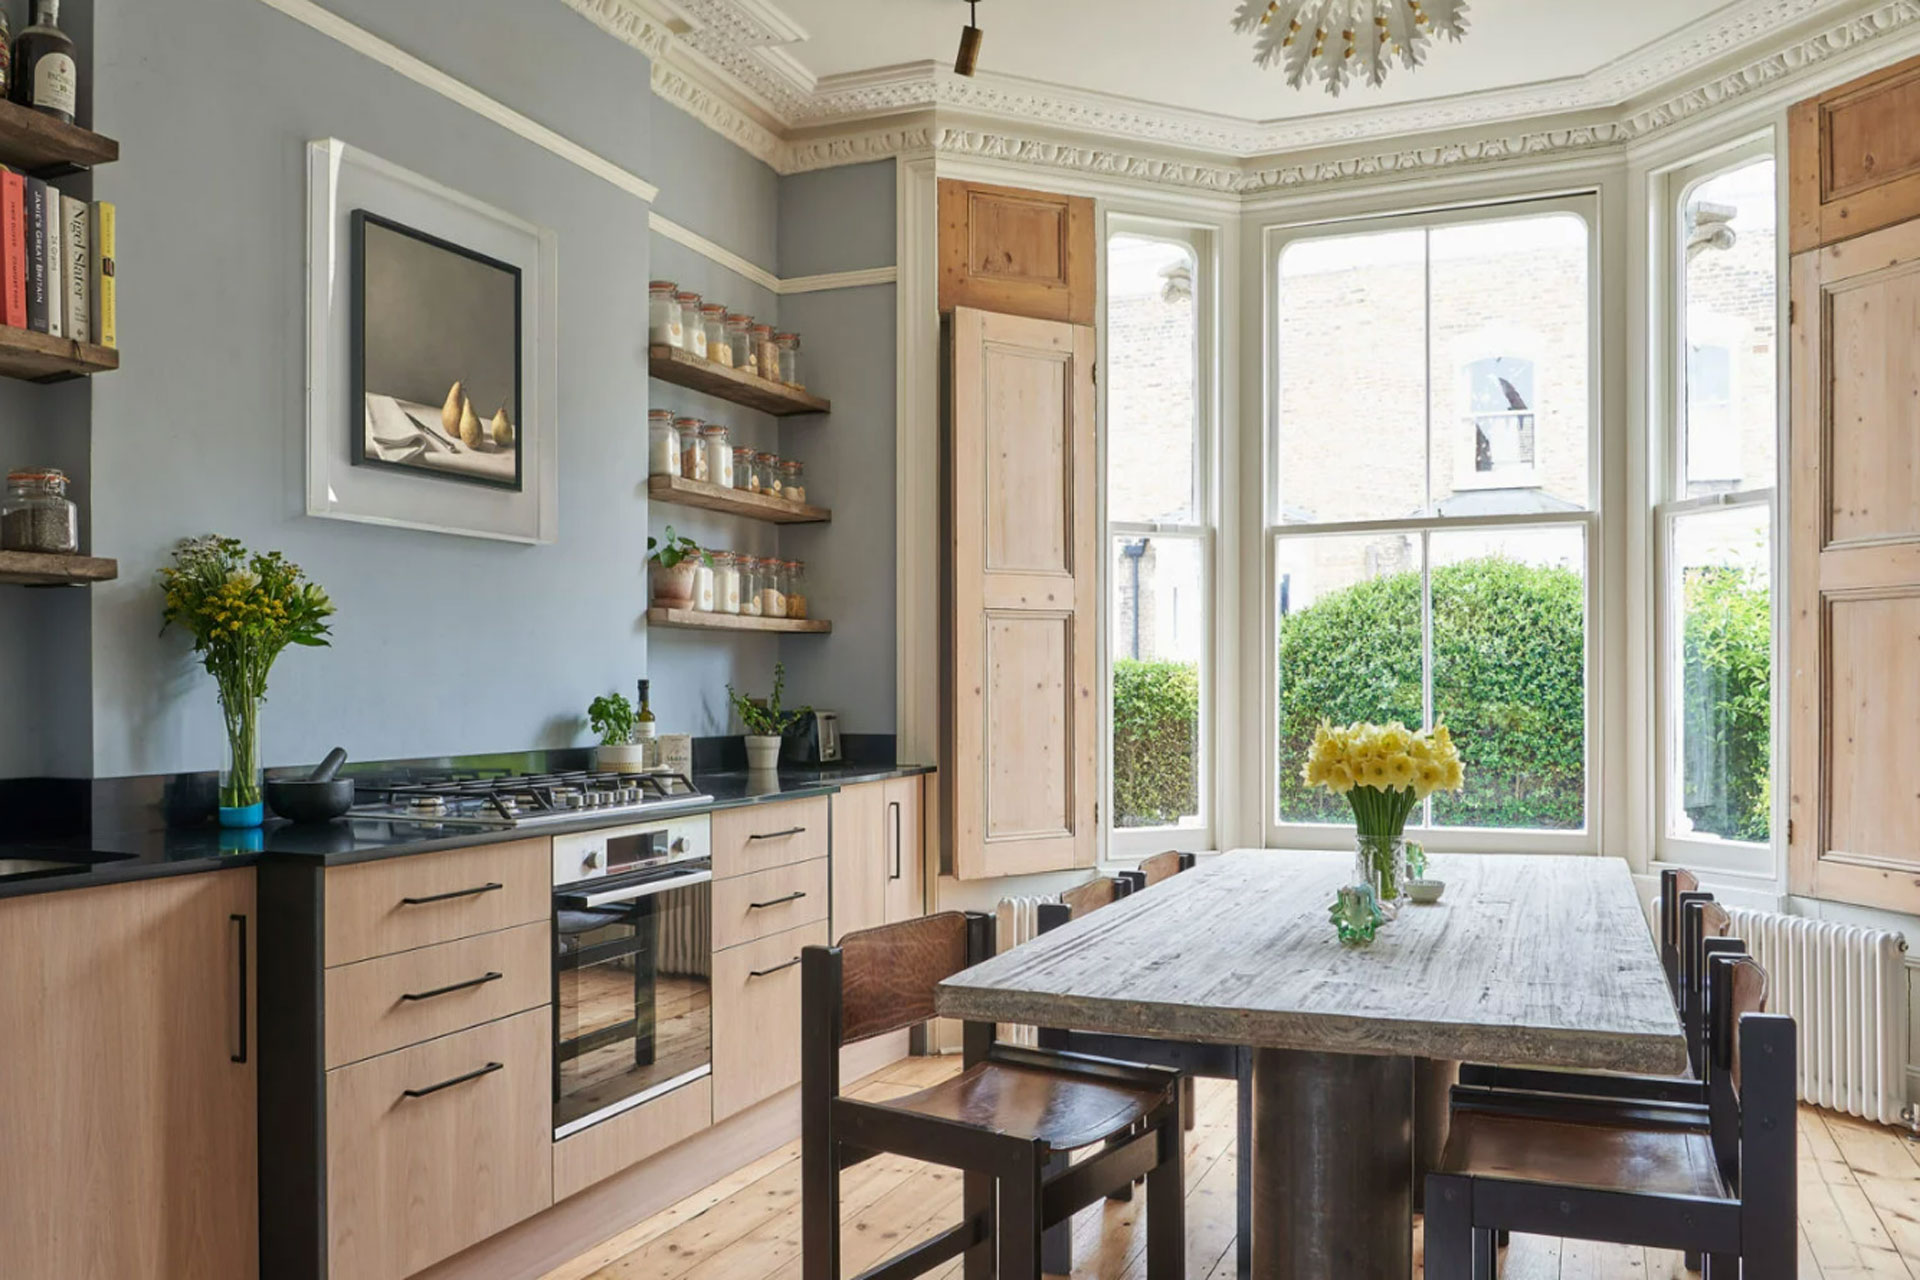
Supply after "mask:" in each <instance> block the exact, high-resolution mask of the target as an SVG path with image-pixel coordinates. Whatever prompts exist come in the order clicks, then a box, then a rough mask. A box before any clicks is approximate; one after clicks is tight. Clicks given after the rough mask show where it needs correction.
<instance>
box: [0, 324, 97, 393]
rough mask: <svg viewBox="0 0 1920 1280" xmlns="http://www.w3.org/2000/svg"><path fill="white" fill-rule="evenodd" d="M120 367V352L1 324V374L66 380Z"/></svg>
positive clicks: (30, 379) (24, 377) (23, 377)
mask: <svg viewBox="0 0 1920 1280" xmlns="http://www.w3.org/2000/svg"><path fill="white" fill-rule="evenodd" d="M119 367H120V353H119V352H118V351H115V350H114V349H113V348H112V347H96V346H94V345H93V344H92V343H91V342H76V341H74V340H73V339H72V338H53V337H49V336H47V335H46V334H44V333H35V332H34V331H33V330H32V329H14V328H10V327H8V326H6V325H0V377H7V378H22V379H25V380H26V381H28V382H65V381H66V380H67V379H68V378H81V377H85V376H87V375H88V374H93V373H110V372H112V371H113V370H115V369H118V368H119Z"/></svg>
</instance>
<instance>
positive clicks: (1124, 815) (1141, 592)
mask: <svg viewBox="0 0 1920 1280" xmlns="http://www.w3.org/2000/svg"><path fill="white" fill-rule="evenodd" d="M1205 550H1206V547H1205V544H1204V543H1203V542H1202V541H1201V540H1200V539H1198V538H1133V537H1120V538H1115V539H1113V558H1112V562H1111V563H1110V565H1109V566H1108V572H1109V573H1110V574H1111V575H1112V576H1111V577H1110V579H1109V581H1111V582H1112V583H1113V589H1112V596H1113V627H1112V631H1111V640H1110V643H1111V644H1112V647H1113V812H1114V819H1113V821H1114V825H1115V826H1116V827H1171V826H1198V825H1199V824H1200V664H1201V660H1202V658H1203V656H1204V654H1205V649H1206V594H1205V593H1206V575H1205V571H1204V568H1203V565H1202V558H1203V556H1204V554H1205Z"/></svg>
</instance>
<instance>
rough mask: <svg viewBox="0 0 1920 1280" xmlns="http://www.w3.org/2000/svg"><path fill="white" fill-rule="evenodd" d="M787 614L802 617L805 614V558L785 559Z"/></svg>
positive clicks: (791, 616)
mask: <svg viewBox="0 0 1920 1280" xmlns="http://www.w3.org/2000/svg"><path fill="white" fill-rule="evenodd" d="M786 567H787V616H788V617H789V618H804V617H806V616H807V562H806V561H805V560H789V561H787V565H786Z"/></svg>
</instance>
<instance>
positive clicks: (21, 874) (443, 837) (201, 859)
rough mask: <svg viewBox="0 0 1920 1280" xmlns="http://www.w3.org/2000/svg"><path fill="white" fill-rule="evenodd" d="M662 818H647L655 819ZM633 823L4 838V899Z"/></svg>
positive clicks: (143, 831)
mask: <svg viewBox="0 0 1920 1280" xmlns="http://www.w3.org/2000/svg"><path fill="white" fill-rule="evenodd" d="M931 772H933V770H932V768H931V766H928V765H913V764H904V765H903V764H894V765H875V764H843V765H814V766H810V767H798V768H783V769H781V770H779V771H778V772H777V773H776V774H773V775H772V776H766V775H762V774H757V773H750V772H747V771H744V770H743V771H739V772H719V773H702V774H699V775H697V776H696V778H695V780H694V784H695V785H696V786H697V787H699V789H700V790H701V791H702V792H704V793H706V794H707V795H710V796H712V797H713V801H712V803H710V804H698V805H690V806H688V807H686V808H681V809H674V810H663V811H661V813H660V815H659V816H661V817H663V818H665V817H680V816H686V815H690V814H697V813H710V812H712V811H714V810H716V809H732V808H738V807H740V806H742V805H754V804H771V803H777V802H779V801H782V800H798V799H804V798H806V797H808V796H824V795H831V794H833V793H834V792H836V791H838V790H840V789H841V788H842V787H848V786H854V785H856V784H858V783H862V782H882V781H885V780H887V779H889V778H910V777H915V776H918V775H920V774H924V773H931ZM653 816H654V815H648V816H647V818H646V819H644V820H646V821H651V820H652V818H653ZM633 820H634V819H633V818H632V817H630V816H628V817H619V818H609V817H608V816H606V815H596V816H590V817H585V818H582V819H581V820H580V821H579V822H568V823H548V824H541V825H538V826H533V827H501V828H496V829H492V830H477V829H475V828H472V827H447V826H444V825H439V824H434V823H417V822H387V821H370V820H365V819H358V818H339V819H336V820H335V821H333V822H330V823H327V824H325V825H323V826H295V825H293V824H292V823H289V822H283V821H281V820H279V819H277V818H276V819H272V820H270V821H269V822H268V823H267V824H266V825H265V826H263V827H255V828H252V829H250V830H243V831H223V830H221V829H219V828H217V827H213V826H202V827H190V828H179V827H166V826H164V825H160V824H159V823H158V821H157V820H156V822H155V823H154V824H153V825H151V826H142V825H139V824H137V823H132V824H128V825H126V826H125V827H124V829H118V830H101V829H99V827H97V826H96V829H95V830H94V831H93V832H92V833H91V834H90V835H87V836H62V837H49V838H45V839H36V840H28V841H21V842H5V841H0V898H10V897H19V896H23V895H26V894H35V893H49V892H52V891H55V890H59V889H83V888H88V887H90V886H93V885H102V884H119V883H122V882H124V881H129V880H140V879H145V878H149V877H155V876H170V875H187V874H192V873H195V872H202V871H220V870H225V869H228V868H232V867H248V866H253V865H254V864H255V863H258V862H260V861H262V860H263V859H269V858H282V859H290V860H301V861H313V862H318V863H320V864H322V865H325V866H337V865H342V864H346V863H354V862H371V861H376V860H378V859H381V858H399V857H406V856H409V855H411V854H416V853H432V852H434V851H436V850H439V849H461V848H470V847H472V846H474V845H482V844H497V843H501V842H503V841H508V840H526V839H534V838H539V837H545V836H555V835H564V834H566V833H568V832H572V831H590V830H592V829H594V828H595V827H605V826H611V825H623V824H625V823H627V822H631V821H633Z"/></svg>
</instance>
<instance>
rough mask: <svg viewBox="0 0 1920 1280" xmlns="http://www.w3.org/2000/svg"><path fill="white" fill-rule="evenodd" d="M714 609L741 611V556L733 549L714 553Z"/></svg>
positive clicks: (725, 611) (721, 611) (717, 611)
mask: <svg viewBox="0 0 1920 1280" xmlns="http://www.w3.org/2000/svg"><path fill="white" fill-rule="evenodd" d="M713 611H714V612H715V613H738V612H740V557H738V556H736V555H734V554H733V552H731V551H716V552H714V553H713Z"/></svg>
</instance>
